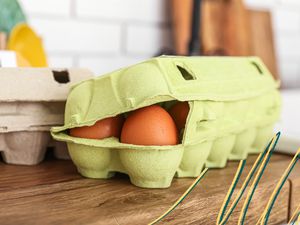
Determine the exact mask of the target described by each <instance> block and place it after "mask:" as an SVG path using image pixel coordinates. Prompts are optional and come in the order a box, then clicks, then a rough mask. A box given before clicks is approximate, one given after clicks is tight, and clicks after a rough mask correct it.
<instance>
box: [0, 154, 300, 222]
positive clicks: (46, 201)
mask: <svg viewBox="0 0 300 225" xmlns="http://www.w3.org/2000/svg"><path fill="white" fill-rule="evenodd" d="M255 159H256V156H250V157H249V158H248V160H247V165H246V167H245V171H244V173H243V175H242V180H243V179H244V178H245V176H246V172H247V171H249V169H250V166H251V165H252V164H253V162H254V160H255ZM290 160H291V157H289V156H284V155H274V156H273V157H272V160H271V164H270V165H269V166H268V168H267V171H266V173H265V174H264V176H263V178H262V180H261V182H260V184H259V186H258V190H257V192H256V193H255V195H254V199H253V202H252V203H251V205H250V209H249V212H248V216H247V221H246V224H253V223H254V221H256V220H257V219H258V216H259V213H260V212H262V210H263V208H264V206H265V204H266V202H267V201H268V197H269V195H270V193H271V191H272V189H273V188H274V187H275V183H276V181H277V180H278V179H279V177H280V175H281V174H282V173H283V171H284V169H285V167H287V165H288V164H289V161H290ZM237 166H238V162H229V163H228V166H227V167H226V168H225V169H212V170H209V171H208V172H207V174H206V176H205V177H204V179H203V180H202V181H201V182H200V183H199V185H198V186H196V188H195V189H194V190H193V192H191V193H190V195H189V196H188V197H187V198H186V199H185V200H184V201H183V202H182V203H181V204H180V205H179V206H178V207H177V208H176V209H175V210H174V211H173V212H172V213H171V214H170V215H169V216H167V217H166V218H165V219H164V220H162V221H161V222H160V223H159V224H215V221H216V218H217V215H218V212H219V209H220V207H221V205H222V202H223V199H224V197H225V195H226V193H227V190H228V188H229V186H230V183H231V181H232V179H233V177H234V174H235V171H236V169H237ZM296 170H298V171H299V167H297V168H296ZM299 176H300V175H299V173H297V172H294V173H293V179H294V180H295V181H297V179H298V180H299ZM193 180H194V179H176V178H175V179H174V181H173V183H172V186H171V188H169V189H142V188H138V187H135V186H133V185H131V184H130V181H129V178H128V177H127V176H126V175H122V174H118V175H117V176H116V177H114V178H112V179H108V180H94V179H85V178H82V177H81V176H80V175H78V174H77V172H76V168H75V167H74V166H73V164H72V162H71V161H62V160H55V159H52V158H50V159H47V160H46V161H45V162H43V163H41V164H40V165H37V166H13V165H6V164H4V163H0V202H1V204H0V224H1V225H5V224H22V225H27V224H116V225H118V224H119V225H125V224H126V225H127V224H147V223H149V222H151V221H152V220H154V219H155V218H157V217H158V216H160V215H161V214H162V213H163V212H165V211H166V210H167V209H168V208H169V207H170V206H171V205H172V204H173V203H174V202H175V201H176V200H177V199H178V198H179V197H180V196H181V195H182V194H183V193H184V191H185V190H186V189H187V188H188V187H189V185H190V184H191V183H192V182H193ZM297 182H298V181H297ZM240 185H241V182H240V184H239V185H238V187H237V190H239V188H240ZM290 185H291V182H287V183H286V185H285V187H284V188H283V191H282V193H281V194H280V195H279V198H278V201H277V203H276V205H275V207H274V209H273V211H272V216H271V219H270V223H269V224H282V223H284V222H286V220H287V219H288V216H289V208H290V203H291V195H290V190H291V187H290ZM297 185H300V184H299V183H298V184H297ZM297 187H298V186H297ZM294 192H295V193H294V194H295V195H297V199H298V198H299V192H298V193H297V194H296V192H297V191H296V190H294ZM297 199H296V200H295V198H293V201H292V204H294V202H295V201H298V200H297ZM240 207H241V204H239V205H238V208H237V210H236V211H235V212H234V214H233V216H232V218H231V219H230V220H229V221H228V224H236V221H237V219H238V216H239V211H240Z"/></svg>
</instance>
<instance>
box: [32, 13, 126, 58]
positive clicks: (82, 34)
mask: <svg viewBox="0 0 300 225" xmlns="http://www.w3.org/2000/svg"><path fill="white" fill-rule="evenodd" d="M30 22H31V25H32V26H33V27H34V28H35V29H36V31H37V33H39V34H40V35H41V36H42V37H43V39H44V43H45V47H46V49H47V51H48V52H49V53H50V54H51V53H53V52H55V53H56V52H62V53H63V52H75V53H78V54H81V53H86V52H91V53H118V52H119V50H120V32H121V29H120V26H119V25H117V24H106V23H97V22H86V21H78V20H51V19H38V18H37V19H31V21H30Z"/></svg>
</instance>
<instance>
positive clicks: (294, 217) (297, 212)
mask: <svg viewBox="0 0 300 225" xmlns="http://www.w3.org/2000/svg"><path fill="white" fill-rule="evenodd" d="M299 213H300V204H299V205H298V207H297V209H296V210H295V212H294V214H293V216H292V217H291V219H290V221H289V222H288V224H292V221H294V220H295V219H296V218H297V215H298V214H299ZM299 222H300V216H299V215H298V223H299Z"/></svg>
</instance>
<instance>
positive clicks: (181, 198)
mask: <svg viewBox="0 0 300 225" xmlns="http://www.w3.org/2000/svg"><path fill="white" fill-rule="evenodd" d="M207 170H208V168H205V169H204V170H203V171H202V173H201V174H200V175H199V176H198V177H197V178H196V179H195V181H194V182H193V183H192V184H191V186H190V187H189V188H188V189H187V190H186V191H185V192H184V194H183V195H182V196H181V197H180V198H179V199H178V200H177V201H176V202H175V203H174V204H173V205H172V206H171V207H170V208H169V209H168V210H167V211H166V212H165V213H164V214H162V215H161V216H160V217H158V218H157V219H156V220H154V221H152V222H151V223H149V225H153V224H155V223H157V222H158V221H160V220H161V219H163V218H164V217H165V216H166V215H167V214H168V213H170V212H171V211H172V210H173V209H175V208H176V207H177V205H178V204H179V203H180V202H181V201H182V200H183V198H185V197H186V196H187V195H188V194H189V192H190V191H191V190H192V189H193V188H194V186H195V185H196V184H197V183H198V182H199V180H200V179H201V178H202V177H203V176H204V175H205V173H206V172H207Z"/></svg>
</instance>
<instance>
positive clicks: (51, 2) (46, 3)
mask: <svg viewBox="0 0 300 225" xmlns="http://www.w3.org/2000/svg"><path fill="white" fill-rule="evenodd" d="M71 1H72V0H19V2H20V4H21V6H22V7H23V9H24V10H25V12H26V13H27V14H30V15H34V14H35V15H51V16H57V15H60V16H66V17H67V16H69V15H70V6H71Z"/></svg>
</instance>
